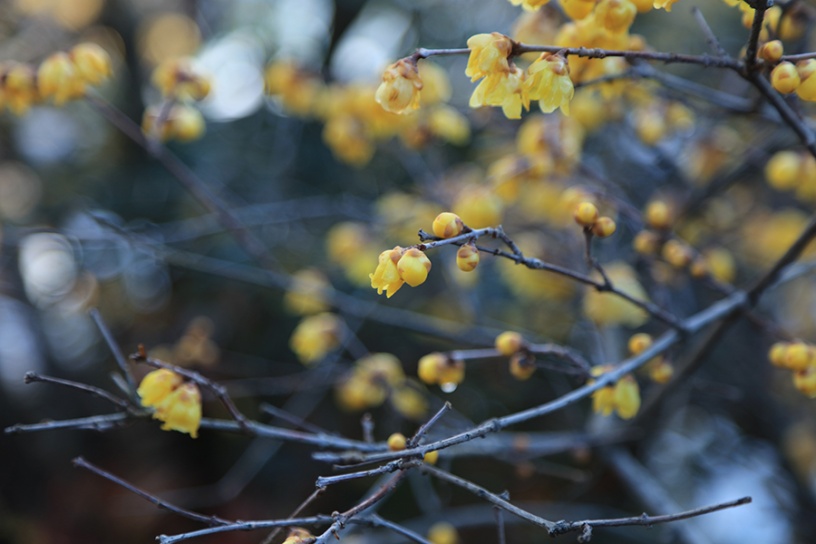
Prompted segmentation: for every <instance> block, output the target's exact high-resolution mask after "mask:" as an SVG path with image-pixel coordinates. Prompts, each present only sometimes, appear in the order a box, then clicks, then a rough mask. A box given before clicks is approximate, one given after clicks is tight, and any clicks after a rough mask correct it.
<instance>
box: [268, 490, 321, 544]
mask: <svg viewBox="0 0 816 544" xmlns="http://www.w3.org/2000/svg"><path fill="white" fill-rule="evenodd" d="M324 491H325V489H324V488H318V489H315V490H314V491H312V494H311V495H309V496H308V497H306V499H304V501H303V502H302V503H300V504H299V505H298V507H297V508H295V509H294V511H293V512H292V513H291V514H289V518H288V519H292V518H294V517H295V516H297V515H298V514H300V513H301V512H302V511H303V509H304V508H306V507H307V506H309V505H310V504H312V503H313V502H314V500H315V499H317V497H319V496H320V495H321V494H323V492H324ZM281 529H283V527H276V528H275V529H274V530H273V531H272V532H271V533H269V534H268V535H267V536H266V538H264V539H263V540H262V541H261V544H272V541H273V540H275V537H276V536H278V533H280V532H281Z"/></svg>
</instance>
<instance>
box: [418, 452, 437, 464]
mask: <svg viewBox="0 0 816 544" xmlns="http://www.w3.org/2000/svg"><path fill="white" fill-rule="evenodd" d="M422 460H423V461H425V462H426V463H428V464H429V465H435V464H436V462H437V461H438V460H439V452H438V451H436V450H434V451H429V452H428V453H426V454H425V455H423V456H422Z"/></svg>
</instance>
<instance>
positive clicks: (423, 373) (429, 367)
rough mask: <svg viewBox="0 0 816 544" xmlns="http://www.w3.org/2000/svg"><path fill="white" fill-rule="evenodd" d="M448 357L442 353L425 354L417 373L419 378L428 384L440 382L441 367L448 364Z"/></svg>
mask: <svg viewBox="0 0 816 544" xmlns="http://www.w3.org/2000/svg"><path fill="white" fill-rule="evenodd" d="M447 361H448V357H447V356H446V355H444V354H442V353H438V352H434V353H429V354H428V355H425V356H424V357H422V358H421V359H420V360H419V364H418V366H417V375H418V376H419V379H420V380H422V381H423V382H425V383H427V384H428V385H434V384H437V383H439V375H440V373H441V368H442V367H443V366H444V365H445V364H447Z"/></svg>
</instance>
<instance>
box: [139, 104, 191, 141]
mask: <svg viewBox="0 0 816 544" xmlns="http://www.w3.org/2000/svg"><path fill="white" fill-rule="evenodd" d="M159 112H160V108H158V107H155V106H151V107H149V108H147V109H146V110H145V112H144V115H143V116H142V132H144V133H145V134H148V135H152V136H154V137H156V138H158V139H159V140H160V141H162V142H163V141H166V140H171V139H172V140H178V141H179V142H190V141H193V140H197V139H198V138H200V137H201V136H202V135H203V134H204V132H205V131H206V129H207V126H206V123H205V122H204V116H203V115H201V112H200V111H198V110H197V109H195V108H193V107H190V106H187V105H185V104H176V105H174V106H173V107H172V108H170V112H169V113H168V114H167V118H166V119H163V123H162V126H161V127H158V128H154V126H155V124H156V122H157V121H158V120H159V115H160V113H159Z"/></svg>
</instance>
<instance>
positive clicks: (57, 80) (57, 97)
mask: <svg viewBox="0 0 816 544" xmlns="http://www.w3.org/2000/svg"><path fill="white" fill-rule="evenodd" d="M37 87H38V88H39V91H40V96H42V97H43V98H52V99H53V100H54V104H55V105H57V106H61V105H63V104H65V103H66V102H68V101H69V100H75V99H77V98H81V97H82V96H84V95H85V82H84V81H83V79H82V77H81V76H80V74H79V72H78V71H77V69H76V67H75V66H74V63H73V62H71V57H69V56H68V54H67V53H63V52H58V53H54V54H53V55H51V56H49V57H48V58H46V59H45V60H44V61H43V62H42V64H40V68H39V69H38V70H37Z"/></svg>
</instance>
